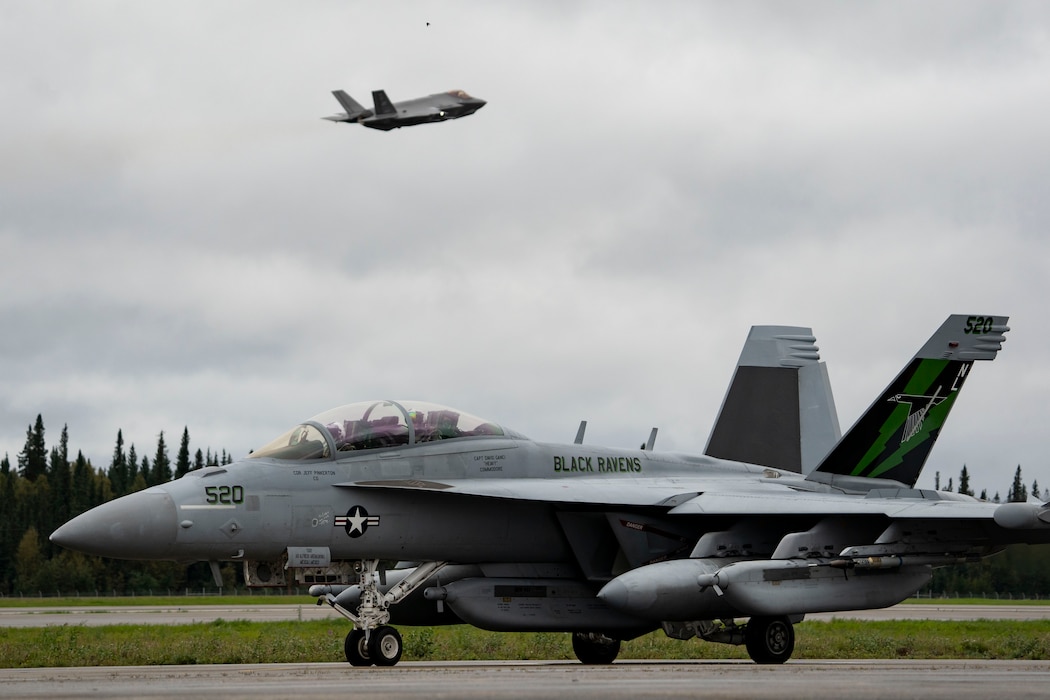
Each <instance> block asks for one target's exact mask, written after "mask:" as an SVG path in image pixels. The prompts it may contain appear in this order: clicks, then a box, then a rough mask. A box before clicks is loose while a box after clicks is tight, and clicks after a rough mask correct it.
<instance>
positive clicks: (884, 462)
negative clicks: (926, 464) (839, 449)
mask: <svg viewBox="0 0 1050 700" xmlns="http://www.w3.org/2000/svg"><path fill="white" fill-rule="evenodd" d="M947 366H948V360H931V359H922V360H918V362H917V363H916V364H913V367H912V368H911V377H909V378H908V380H907V381H906V382H905V385H904V389H903V391H902V392H901V393H904V394H912V395H923V394H927V393H929V392H930V389H931V387H932V386H933V384H934V382H936V381H937V378H938V377H939V376H940V375H941V373H942V372H943V371H944V369H945V367H947ZM947 390H948V388H945V389H942V391H947ZM951 398H952V401H948V400H946V401H943V402H942V403H941V404H938V406H935V407H933V408H932V409H931V410H930V412H929V414H928V415H927V418H926V421H929V423H927V422H924V423H923V427H922V429H921V430H920V431H919V432H918V433H917V434H916V435H915V436H913V437H912V439H910V440H907V441H906V442H905V443H904V444H902V445H899V446H897V447H892V446H891V445H890V444H889V443H890V439H891V438H892V437H893V436H894V435H895V434H897V432H898V431H899V430H900V429H901V427H902V426H903V425H904V423H905V421H907V420H908V416H909V415H911V413H912V412H913V411H914V410H915V407H913V406H911V405H909V404H897V405H896V406H894V407H893V408H892V409H891V411H890V414H889V415H888V416H887V417H886V419H885V420H884V421H883V423H882V426H881V427H880V428H879V430H878V433H879V436H878V438H877V439H876V440H875V441H874V443H873V444H872V446H871V447H870V448H869V449H868V451H867V452H865V453H864V456H863V457H862V458H861V460H860V461H859V462H858V463H857V466H855V467H854V468H853V471H852V472H851V473H852V474H853V476H867V477H875V476H878V475H879V474H884V473H886V472H887V471H889V470H891V469H893V468H894V467H896V466H899V465H900V463H901V462H902V461H903V459H904V456H905V455H906V454H908V452H910V451H911V450H912V449H914V448H915V447H917V446H919V445H920V444H922V443H923V441H924V440H925V439H926V438H927V437H928V436H929V431H930V430H933V429H935V428H938V427H940V426H941V425H942V424H943V423H944V416H945V415H946V414H947V409H945V411H944V414H942V415H940V417H939V420H936V421H934V420H933V417H934V415H936V414H941V412H940V411H937V410H936V409H938V408H940V407H941V406H945V405H947V406H948V407H950V406H951V404H952V403H953V402H954V394H953V395H952V397H951ZM882 400H883V401H890V400H892V397H891V396H883V398H882ZM920 437H921V439H917V438H920ZM880 458H881V460H880Z"/></svg>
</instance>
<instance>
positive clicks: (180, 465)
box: [0, 415, 1050, 596]
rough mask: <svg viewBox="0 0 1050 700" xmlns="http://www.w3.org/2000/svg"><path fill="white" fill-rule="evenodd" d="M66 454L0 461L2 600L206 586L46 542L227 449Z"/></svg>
mask: <svg viewBox="0 0 1050 700" xmlns="http://www.w3.org/2000/svg"><path fill="white" fill-rule="evenodd" d="M71 454H72V452H71V450H70V447H69V430H68V427H67V426H65V425H63V426H62V432H61V435H60V437H59V440H58V444H57V445H54V446H52V447H51V448H50V449H48V447H47V444H46V442H45V439H44V420H43V417H42V416H40V415H38V416H37V417H36V421H35V423H33V424H31V425H29V426H28V427H27V429H26V442H25V446H24V447H23V449H22V451H21V452H20V453H19V454H18V458H17V466H16V467H13V466H12V464H11V461H10V458H9V456H8V455H7V454H5V455H4V458H3V460H2V461H0V594H3V595H10V594H13V593H25V594H32V595H36V594H38V593H43V594H45V595H46V594H50V593H54V592H56V591H67V592H68V591H81V592H90V591H105V592H113V591H115V592H117V593H134V592H141V591H148V590H168V589H171V590H178V589H182V588H186V587H189V588H199V587H204V586H207V587H210V586H213V585H214V583H213V581H212V577H211V572H210V569H209V568H208V566H207V565H206V564H203V563H200V564H195V565H191V566H189V567H187V566H186V565H185V564H178V563H174V562H134V561H120V560H115V559H103V558H101V557H91V556H86V555H83V554H79V553H77V552H70V551H69V550H65V549H62V548H61V547H58V546H56V545H53V544H52V543H51V542H50V541H49V539H48V538H49V537H50V535H51V533H52V532H54V530H55V529H56V528H58V526H60V525H62V524H63V523H65V522H66V521H67V520H69V519H70V518H73V517H75V516H77V515H80V514H81V513H83V512H85V511H87V510H89V509H91V508H94V507H95V506H97V505H99V504H101V503H105V502H106V501H109V500H112V499H114V498H118V497H120V496H123V495H125V494H128V493H133V492H135V491H141V490H143V489H145V488H148V487H150V486H153V485H155V484H162V483H164V482H167V481H170V480H171V479H172V478H178V477H181V476H183V475H184V474H186V473H187V472H189V471H192V470H194V469H202V468H204V467H205V466H217V465H224V464H229V463H230V462H232V461H233V460H232V457H231V455H229V454H227V452H226V450H225V449H224V450H222V451H221V452H212V450H211V449H210V448H208V449H207V450H206V451H205V452H202V451H201V450H200V449H198V450H196V451H195V452H193V453H192V455H191V447H190V434H189V429H188V428H183V431H182V439H181V441H180V443H179V449H178V452H177V453H176V456H175V462H174V464H173V463H172V462H171V460H170V458H169V455H168V446H167V443H166V441H165V438H164V433H163V431H162V432H161V433H160V434H159V436H158V438H157V446H156V450H155V451H154V452H153V458H152V459H150V458H149V456H147V455H143V456H141V457H140V456H139V455H138V453H137V451H136V449H135V445H134V444H131V445H129V446H128V447H127V448H126V449H125V443H124V435H123V432H122V431H121V430H117V439H116V444H115V446H114V448H113V456H112V458H111V459H110V462H109V464H108V465H106V466H105V467H100V468H96V467H95V466H94V465H93V464H92V463H91V460H89V459H86V458H85V457H84V454H83V452H81V451H77V453H76V456H75V457H71ZM935 487H936V488H937V489H938V490H944V491H956V492H958V493H963V494H967V495H969V496H974V490H973V489H972V488H971V484H970V473H969V470H968V469H967V467H966V465H963V467H962V471H961V472H960V474H959V480H958V482H955V481H954V478H949V479H948V481H947V483H946V484H942V483H941V474H940V472H937V473H936V475H935ZM1004 492H1005V494H1006V497H1005V498H1001V496H1000V492H999V491H996V492H995V493H994V496H992V498H991V499H989V498H988V491H987V489H984V490H982V491H981V495H980V498H981V500H991V501H992V502H995V503H999V502H1004V501H1025V500H1027V499H1028V497H1029V496H1030V495H1031V496H1032V497H1035V498H1039V499H1043V500H1050V493H1047V492H1043V491H1041V490H1040V488H1039V484H1038V482H1037V481H1033V482H1032V485H1031V487H1030V488H1029V487H1028V486H1027V485H1025V483H1024V481H1023V479H1022V472H1021V467H1020V465H1018V467H1017V470H1016V471H1015V472H1014V478H1013V481H1012V482H1011V484H1010V487H1009V488H1008V489H1005V490H1004ZM223 574H224V579H227V580H228V584H233V583H234V582H235V581H236V577H237V576H238V572H236V570H235V569H234V568H233V567H231V566H226V567H224V570H223ZM931 590H932V592H934V593H936V594H939V593H942V592H948V593H960V594H963V595H966V594H968V593H975V594H981V593H984V594H989V595H990V594H999V595H1007V594H1009V595H1040V596H1050V547H1028V546H1024V545H1019V546H1017V547H1010V548H1008V549H1007V550H1006V551H1005V552H1003V553H1002V554H1000V555H998V556H994V557H990V558H987V559H984V560H982V561H980V562H977V563H974V564H964V565H958V566H949V567H944V568H941V569H937V570H935V571H934V578H933V581H932V583H931Z"/></svg>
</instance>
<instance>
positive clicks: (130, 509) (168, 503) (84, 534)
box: [50, 490, 178, 559]
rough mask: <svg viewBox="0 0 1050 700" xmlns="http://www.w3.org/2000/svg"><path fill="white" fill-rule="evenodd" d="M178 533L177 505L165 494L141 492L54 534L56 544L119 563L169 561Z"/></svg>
mask: <svg viewBox="0 0 1050 700" xmlns="http://www.w3.org/2000/svg"><path fill="white" fill-rule="evenodd" d="M177 530H178V525H177V521H176V514H175V503H174V501H172V499H171V496H169V495H168V493H167V492H165V491H159V490H150V491H140V492H139V493H132V494H129V495H127V496H123V497H121V498H118V499H116V500H114V501H110V502H109V503H103V504H102V505H100V506H98V507H97V508H92V509H91V510H89V511H88V512H86V513H83V514H82V515H78V516H77V517H75V518H73V519H72V520H70V521H69V522H67V523H66V524H65V525H63V526H61V527H60V528H58V529H57V530H55V531H54V532H53V533H51V538H50V539H51V541H52V542H54V543H55V544H57V545H59V546H61V547H65V548H66V549H72V550H74V551H77V552H83V553H85V554H95V555H98V556H101V557H113V558H115V559H166V558H168V557H169V556H170V555H171V552H172V550H173V548H174V545H175V535H176V531H177Z"/></svg>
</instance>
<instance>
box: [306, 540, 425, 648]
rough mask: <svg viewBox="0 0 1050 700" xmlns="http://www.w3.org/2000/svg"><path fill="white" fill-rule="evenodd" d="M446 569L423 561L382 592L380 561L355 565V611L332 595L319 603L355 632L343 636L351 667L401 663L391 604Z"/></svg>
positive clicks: (401, 646) (402, 646) (369, 560)
mask: <svg viewBox="0 0 1050 700" xmlns="http://www.w3.org/2000/svg"><path fill="white" fill-rule="evenodd" d="M444 566H445V562H443V561H434V562H426V563H424V564H420V565H419V566H417V567H416V569H415V571H413V572H412V573H411V574H409V575H408V576H406V577H405V578H404V579H402V580H401V581H399V582H398V583H397V584H396V585H394V586H393V587H392V588H391V589H390V590H389V591H387V592H386V593H383V592H381V591H380V590H379V573H378V570H379V560H378V559H365V560H362V561H358V562H354V571H356V572H357V574H358V586H359V587H360V588H361V599H360V601H361V602H360V604H359V605H358V606H357V612H356V613H354V612H351V611H349V610H347V609H346V608H344V607H343V606H342V605H340V604H339V603H337V602H336V598H335V596H334V595H332V594H331V593H328V594H326V595H325V597H324V598H323V599H321V600H319V601H318V604H320V603H321V602H325V603H328V604H329V605H330V606H332V608H333V609H335V610H336V611H337V612H339V614H340V615H342V616H343V617H345V618H346V619H348V620H350V621H351V622H352V623H354V629H352V630H350V633H349V634H348V635H346V642H345V643H344V644H343V651H344V652H345V653H346V660H347V661H348V662H350V665H351V666H371V665H373V664H374V665H376V666H393V665H394V664H396V663H397V662H398V661H400V660H401V654H402V653H403V652H404V644H403V643H402V641H401V635H400V634H399V633H398V631H397V630H396V629H394V628H393V627H391V626H389V625H388V624H387V623H388V622H390V612H389V610H388V608H389V607H390V606H391V605H394V604H396V603H399V602H401V601H402V600H404V599H405V598H406V597H407V596H408V595H409V594H410V593H412V591H414V590H416V589H417V588H419V586H421V585H422V584H423V583H424V582H425V581H426V580H427V579H428V578H429V577H430V576H432V575H433V574H434V573H435V572H437V571H438V570H439V569H441V568H442V567H444Z"/></svg>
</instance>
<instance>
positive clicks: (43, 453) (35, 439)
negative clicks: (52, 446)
mask: <svg viewBox="0 0 1050 700" xmlns="http://www.w3.org/2000/svg"><path fill="white" fill-rule="evenodd" d="M18 469H19V471H20V472H21V473H22V476H23V477H24V478H26V479H27V480H29V481H36V479H37V477H39V476H40V475H42V474H44V473H46V472H47V446H46V445H45V444H44V418H43V417H42V416H41V415H40V414H39V413H38V414H37V416H36V423H35V424H34V425H31V426H29V427H28V428H27V429H26V444H25V447H24V448H23V449H22V453H21V454H20V455H18Z"/></svg>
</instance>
